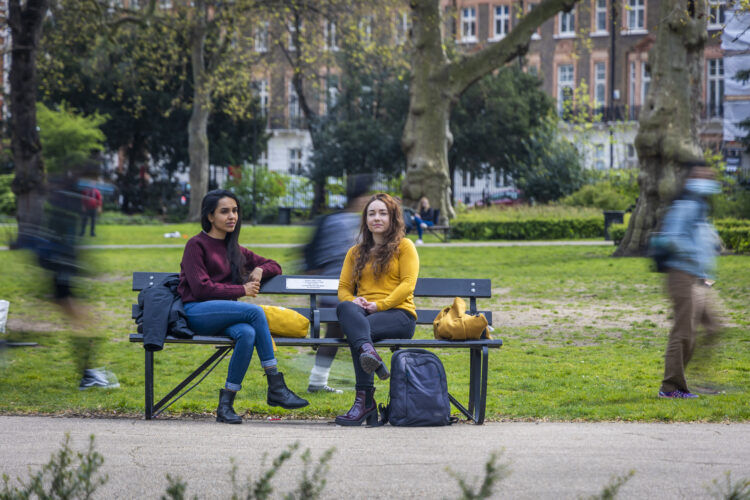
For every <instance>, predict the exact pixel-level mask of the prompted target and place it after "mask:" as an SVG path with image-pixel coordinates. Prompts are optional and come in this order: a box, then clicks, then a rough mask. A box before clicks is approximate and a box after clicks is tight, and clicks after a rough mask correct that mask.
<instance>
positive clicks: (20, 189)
mask: <svg viewBox="0 0 750 500" xmlns="http://www.w3.org/2000/svg"><path fill="white" fill-rule="evenodd" d="M48 7H49V0H27V1H26V2H25V7H24V8H21V5H20V2H19V0H10V2H9V5H8V24H9V26H10V29H11V36H12V39H13V45H12V59H11V64H10V76H9V79H10V113H11V127H12V134H13V137H12V139H11V150H12V151H13V164H14V168H15V177H14V179H13V184H12V189H13V193H15V195H16V200H17V212H16V218H17V220H18V228H19V232H20V231H24V230H25V228H26V227H28V226H30V225H31V226H33V225H39V224H41V222H42V216H43V208H44V195H45V192H46V180H47V179H46V175H45V171H44V162H43V161H42V145H41V142H40V140H39V132H38V131H37V122H36V88H37V74H36V53H37V47H38V45H39V38H40V36H41V34H42V21H43V20H44V16H45V15H46V13H47V9H48Z"/></svg>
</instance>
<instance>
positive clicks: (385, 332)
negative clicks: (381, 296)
mask: <svg viewBox="0 0 750 500" xmlns="http://www.w3.org/2000/svg"><path fill="white" fill-rule="evenodd" d="M336 315H337V316H338V319H339V324H340V325H341V329H342V330H343V331H344V335H345V336H346V340H347V342H348V343H349V349H350V350H351V352H352V362H353V364H354V375H355V377H356V381H357V385H356V388H357V390H363V389H367V388H370V387H373V386H374V383H375V375H374V374H372V373H367V372H365V371H364V370H363V369H362V366H361V365H360V364H359V349H360V348H361V347H362V346H363V345H364V344H367V343H370V344H372V343H373V342H374V341H377V340H382V339H410V338H412V337H413V336H414V329H415V328H416V326H417V320H416V319H415V318H414V316H412V315H411V314H409V313H408V312H406V311H404V310H403V309H389V310H387V311H379V312H376V313H373V314H368V313H367V311H365V310H364V309H362V308H361V307H359V306H358V305H357V304H355V303H354V302H350V301H347V302H341V303H340V304H339V305H338V306H336Z"/></svg>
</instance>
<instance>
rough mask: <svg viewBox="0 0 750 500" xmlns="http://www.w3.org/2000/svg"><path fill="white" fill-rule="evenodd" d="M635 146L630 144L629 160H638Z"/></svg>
mask: <svg viewBox="0 0 750 500" xmlns="http://www.w3.org/2000/svg"><path fill="white" fill-rule="evenodd" d="M636 159H637V158H636V153H635V146H634V145H632V144H628V160H636Z"/></svg>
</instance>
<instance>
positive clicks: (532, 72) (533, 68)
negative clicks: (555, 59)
mask: <svg viewBox="0 0 750 500" xmlns="http://www.w3.org/2000/svg"><path fill="white" fill-rule="evenodd" d="M527 72H528V73H529V74H530V75H531V76H539V67H538V66H534V65H531V66H529V68H528V69H527Z"/></svg>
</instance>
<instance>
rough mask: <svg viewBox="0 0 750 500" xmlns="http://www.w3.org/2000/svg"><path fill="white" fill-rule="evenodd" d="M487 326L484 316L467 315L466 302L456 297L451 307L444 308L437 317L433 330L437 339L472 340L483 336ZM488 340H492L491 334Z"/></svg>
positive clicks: (488, 335)
mask: <svg viewBox="0 0 750 500" xmlns="http://www.w3.org/2000/svg"><path fill="white" fill-rule="evenodd" d="M487 324H488V323H487V318H485V317H484V314H478V315H476V316H473V315H471V314H466V302H464V299H462V298H461V297H456V298H455V299H453V304H452V305H451V306H448V307H445V308H443V310H442V311H440V312H439V313H438V315H437V316H435V320H434V321H433V322H432V329H433V331H434V332H435V338H436V339H442V340H472V339H478V338H480V337H481V336H482V332H483V331H484V330H485V329H486V328H487ZM487 338H491V337H490V334H489V332H487Z"/></svg>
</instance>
